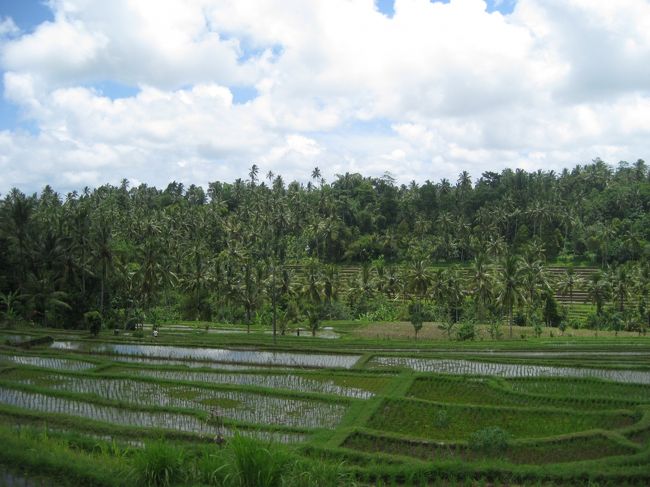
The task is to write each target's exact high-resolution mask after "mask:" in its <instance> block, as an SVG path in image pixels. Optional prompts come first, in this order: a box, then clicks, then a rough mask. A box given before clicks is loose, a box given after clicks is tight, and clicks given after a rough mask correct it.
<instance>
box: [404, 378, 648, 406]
mask: <svg viewBox="0 0 650 487" xmlns="http://www.w3.org/2000/svg"><path fill="white" fill-rule="evenodd" d="M407 395H408V396H410V397H415V398H418V399H425V400H429V401H435V402H445V403H452V404H477V405H486V406H490V405H492V406H530V407H535V406H549V407H557V408H570V409H578V410H585V409H588V410H591V409H594V410H597V409H633V408H635V407H636V406H637V404H638V401H629V400H618V399H614V398H589V397H584V396H568V397H562V396H557V395H553V396H546V395H541V394H535V395H533V394H528V393H525V392H521V391H514V390H512V389H510V388H509V387H507V386H506V387H504V386H502V385H501V383H498V382H496V381H495V379H492V378H478V377H451V376H434V377H420V378H418V379H416V380H415V381H414V382H413V385H412V386H411V388H410V389H409V390H408V392H407Z"/></svg>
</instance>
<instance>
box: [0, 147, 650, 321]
mask: <svg viewBox="0 0 650 487" xmlns="http://www.w3.org/2000/svg"><path fill="white" fill-rule="evenodd" d="M649 261H650V171H649V169H648V166H647V165H646V164H645V162H644V161H642V160H639V161H637V162H636V163H633V164H628V163H624V162H622V163H619V164H618V166H617V167H616V168H613V167H610V166H609V165H607V164H606V163H604V162H603V161H601V160H596V161H594V162H593V163H591V164H587V165H582V166H576V167H575V168H573V169H571V170H564V171H562V173H561V174H557V173H554V172H552V171H550V172H542V171H538V172H532V173H528V172H526V171H524V170H519V169H517V170H515V171H513V170H509V169H506V170H504V171H502V172H500V173H497V172H485V173H483V174H482V175H481V176H480V177H479V178H478V179H476V180H472V178H471V177H470V175H469V174H468V173H467V172H463V173H461V174H460V175H459V177H458V180H457V181H448V180H445V179H443V180H441V181H439V182H432V181H426V182H425V183H423V184H417V183H415V182H412V183H411V184H409V185H398V184H396V183H395V181H394V180H393V179H392V178H391V176H390V175H388V174H387V175H385V176H384V177H381V178H371V177H364V176H362V175H360V174H344V175H338V176H337V177H336V179H335V180H334V181H326V180H325V179H324V178H322V177H321V174H320V171H319V170H318V168H315V169H314V170H313V173H312V174H311V181H310V182H309V183H307V184H300V183H298V182H290V183H288V182H286V181H284V180H283V178H282V176H281V175H275V174H273V173H272V172H269V173H268V174H266V175H263V174H261V173H260V170H259V168H258V167H257V166H256V165H253V166H252V167H251V168H250V172H249V177H248V179H247V180H245V181H244V180H240V179H238V180H236V181H235V182H233V183H227V182H219V181H216V182H213V183H210V184H209V186H208V187H207V188H205V189H204V188H201V187H198V186H194V185H191V186H189V187H185V186H184V185H183V184H180V183H176V182H173V183H171V184H169V185H168V186H167V188H165V189H157V188H155V187H150V186H147V185H146V184H142V185H140V186H138V187H130V185H129V182H128V181H126V180H124V181H123V182H122V184H121V185H120V186H118V187H116V186H111V185H105V186H101V187H99V188H96V189H89V188H86V189H84V190H83V191H82V192H81V193H77V192H74V193H69V194H67V195H61V194H58V193H57V192H55V190H54V189H52V188H50V187H49V186H47V187H45V188H44V189H43V190H42V191H41V192H40V194H34V195H25V194H23V193H22V192H21V191H20V190H19V189H13V190H11V191H10V192H9V193H8V194H6V195H5V196H4V198H3V199H2V201H1V203H0V291H1V293H2V294H0V297H1V299H2V301H1V304H0V312H1V313H2V319H3V320H4V321H5V322H6V323H9V324H12V323H15V322H19V321H33V322H35V323H38V324H41V325H45V326H63V327H69V328H75V327H83V326H88V323H89V322H92V321H93V319H89V316H88V313H89V312H93V311H97V312H98V313H99V314H100V316H101V319H102V321H103V323H104V326H115V327H123V326H126V325H130V324H134V323H138V322H142V321H143V320H146V321H147V322H156V321H159V320H167V319H179V318H182V319H202V320H208V321H209V320H213V321H229V322H244V323H251V322H254V321H258V322H263V323H268V324H269V325H270V324H271V323H274V324H275V325H276V326H277V327H278V329H280V330H282V329H284V328H285V327H286V326H288V324H290V323H292V322H298V321H301V320H302V321H305V322H307V323H309V324H310V326H311V327H312V328H315V327H317V326H318V323H319V321H320V320H321V319H324V318H328V317H329V318H358V317H366V318H369V319H377V320H396V319H410V320H412V321H413V322H414V324H415V325H416V327H417V323H418V321H422V320H426V321H428V320H436V321H440V322H443V323H449V324H450V325H449V326H451V325H452V324H454V323H456V322H473V323H490V322H493V323H510V324H512V323H513V322H515V323H520V324H521V323H522V322H529V323H535V324H538V325H539V326H541V325H544V324H546V325H553V326H560V327H563V326H591V327H601V326H602V327H609V328H612V327H613V328H615V329H619V328H620V329H623V328H626V329H628V330H638V331H642V330H643V329H644V327H647V326H648V325H650V309H649V307H648V293H649V290H650V265H649ZM585 268H587V269H588V270H589V271H588V272H586V271H583V272H581V271H580V270H581V269H585ZM558 301H559V302H558ZM581 301H582V302H583V303H586V304H589V305H590V306H589V307H588V308H589V312H588V313H587V314H586V315H582V317H580V315H573V314H571V313H569V311H570V309H569V308H571V307H575V306H578V302H581ZM84 316H85V318H84ZM572 320H573V321H575V322H573V323H572Z"/></svg>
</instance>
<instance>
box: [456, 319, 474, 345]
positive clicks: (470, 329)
mask: <svg viewBox="0 0 650 487" xmlns="http://www.w3.org/2000/svg"><path fill="white" fill-rule="evenodd" d="M456 336H457V337H458V339H459V340H461V341H468V340H474V338H476V327H475V326H474V323H472V322H471V321H466V322H465V323H463V324H462V325H461V326H460V328H459V329H458V331H457V332H456Z"/></svg>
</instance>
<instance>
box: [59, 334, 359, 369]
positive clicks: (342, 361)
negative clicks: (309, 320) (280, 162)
mask: <svg viewBox="0 0 650 487" xmlns="http://www.w3.org/2000/svg"><path fill="white" fill-rule="evenodd" d="M51 348H53V349H56V350H70V351H80V352H87V353H101V354H115V355H128V356H139V357H156V358H166V359H177V360H178V359H181V360H182V359H190V360H202V361H214V362H225V363H248V364H255V365H270V366H274V365H284V366H290V367H318V368H345V369H349V368H351V367H352V366H354V364H355V363H356V362H357V360H359V358H360V355H336V354H309V353H291V352H269V351H262V350H229V349H224V348H198V347H197V348H194V347H175V346H166V345H135V344H117V343H102V344H92V343H91V344H89V343H85V342H72V341H55V342H54V343H53V344H52V345H51Z"/></svg>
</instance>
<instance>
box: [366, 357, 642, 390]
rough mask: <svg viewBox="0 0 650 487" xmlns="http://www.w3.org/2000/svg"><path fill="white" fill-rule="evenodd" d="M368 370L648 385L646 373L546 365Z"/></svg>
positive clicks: (429, 364)
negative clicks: (586, 379)
mask: <svg viewBox="0 0 650 487" xmlns="http://www.w3.org/2000/svg"><path fill="white" fill-rule="evenodd" d="M369 366H371V367H406V368H410V369H412V370H415V371H416V372H432V373H438V374H453V375H488V376H497V377H578V378H596V379H605V380H611V381H614V382H624V383H634V384H650V371H639V370H614V369H590V368H577V367H551V366H546V365H525V364H503V363H496V362H474V361H470V360H461V359H458V360H456V359H424V358H411V357H375V358H373V359H372V360H371V361H370V362H369Z"/></svg>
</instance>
